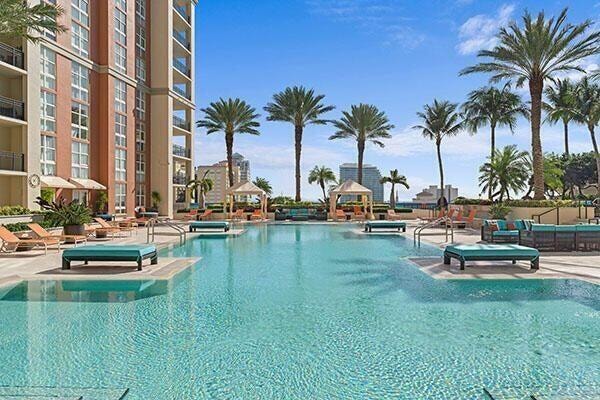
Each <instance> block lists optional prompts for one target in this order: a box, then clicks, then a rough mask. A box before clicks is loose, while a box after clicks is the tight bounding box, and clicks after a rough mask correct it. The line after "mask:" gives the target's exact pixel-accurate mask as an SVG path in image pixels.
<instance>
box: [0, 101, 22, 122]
mask: <svg viewBox="0 0 600 400" xmlns="http://www.w3.org/2000/svg"><path fill="white" fill-rule="evenodd" d="M24 110H25V104H24V103H23V102H22V101H19V100H13V99H9V98H8V97H2V96H0V116H3V117H9V118H13V119H20V120H21V121H25V112H24Z"/></svg>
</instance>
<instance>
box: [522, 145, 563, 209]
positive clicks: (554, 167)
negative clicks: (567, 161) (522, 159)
mask: <svg viewBox="0 0 600 400" xmlns="http://www.w3.org/2000/svg"><path fill="white" fill-rule="evenodd" d="M527 160H528V163H529V169H532V163H533V161H532V159H531V157H529V156H528V158H527ZM563 176H564V168H563V165H562V161H561V160H560V158H559V157H558V156H557V155H556V154H552V153H550V154H545V155H544V193H545V194H546V195H547V196H548V197H550V198H555V197H556V196H557V194H558V192H561V191H562V190H563V187H564V183H563ZM533 184H534V182H533V176H532V177H530V178H529V190H528V191H527V193H526V194H525V196H524V197H526V198H528V197H529V196H530V195H531V192H533Z"/></svg>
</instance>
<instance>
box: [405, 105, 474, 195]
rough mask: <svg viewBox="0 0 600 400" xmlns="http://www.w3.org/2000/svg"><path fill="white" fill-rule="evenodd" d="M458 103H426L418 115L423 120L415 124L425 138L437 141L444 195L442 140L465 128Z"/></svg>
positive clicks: (441, 184)
mask: <svg viewBox="0 0 600 400" xmlns="http://www.w3.org/2000/svg"><path fill="white" fill-rule="evenodd" d="M457 107H458V105H457V104H454V103H450V102H449V101H445V100H444V101H438V100H433V103H432V104H426V105H425V106H424V107H423V111H422V112H418V113H417V116H418V117H419V119H420V120H421V124H420V125H415V126H413V129H418V130H420V131H421V134H422V135H423V137H424V138H426V139H429V140H431V141H433V142H434V143H435V148H436V153H437V160H438V168H439V171H440V190H441V193H442V197H444V194H443V193H444V166H443V163H442V140H443V139H444V138H445V137H450V136H456V135H458V134H459V133H460V132H461V131H462V130H463V129H464V121H463V120H462V119H461V117H460V114H459V113H458V112H457V111H456V109H457Z"/></svg>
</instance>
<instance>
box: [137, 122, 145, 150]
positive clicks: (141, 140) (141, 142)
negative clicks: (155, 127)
mask: <svg viewBox="0 0 600 400" xmlns="http://www.w3.org/2000/svg"><path fill="white" fill-rule="evenodd" d="M145 145H146V123H145V122H143V121H136V123H135V150H136V151H144V150H145V147H146V146H145Z"/></svg>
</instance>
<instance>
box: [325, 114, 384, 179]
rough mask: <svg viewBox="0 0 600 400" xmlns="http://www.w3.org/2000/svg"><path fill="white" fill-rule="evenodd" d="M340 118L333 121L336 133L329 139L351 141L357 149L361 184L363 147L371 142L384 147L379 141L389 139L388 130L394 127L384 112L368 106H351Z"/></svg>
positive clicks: (358, 177)
mask: <svg viewBox="0 0 600 400" xmlns="http://www.w3.org/2000/svg"><path fill="white" fill-rule="evenodd" d="M342 114H343V115H342V118H340V119H339V120H337V121H333V126H335V128H336V129H337V132H336V133H334V134H333V135H331V136H330V137H329V140H335V139H353V140H355V141H356V145H357V148H358V176H357V180H358V183H360V184H362V172H363V171H362V169H363V157H364V154H365V145H366V143H367V142H371V143H373V144H374V145H376V146H379V147H385V145H384V144H383V142H382V141H381V139H389V138H391V137H392V135H390V130H392V129H394V125H392V124H390V121H389V119H388V117H387V116H386V115H385V112H383V111H380V110H379V109H378V108H377V107H375V106H372V105H369V104H362V103H361V104H359V105H353V106H351V108H350V111H349V112H348V111H344V112H343V113H342Z"/></svg>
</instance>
